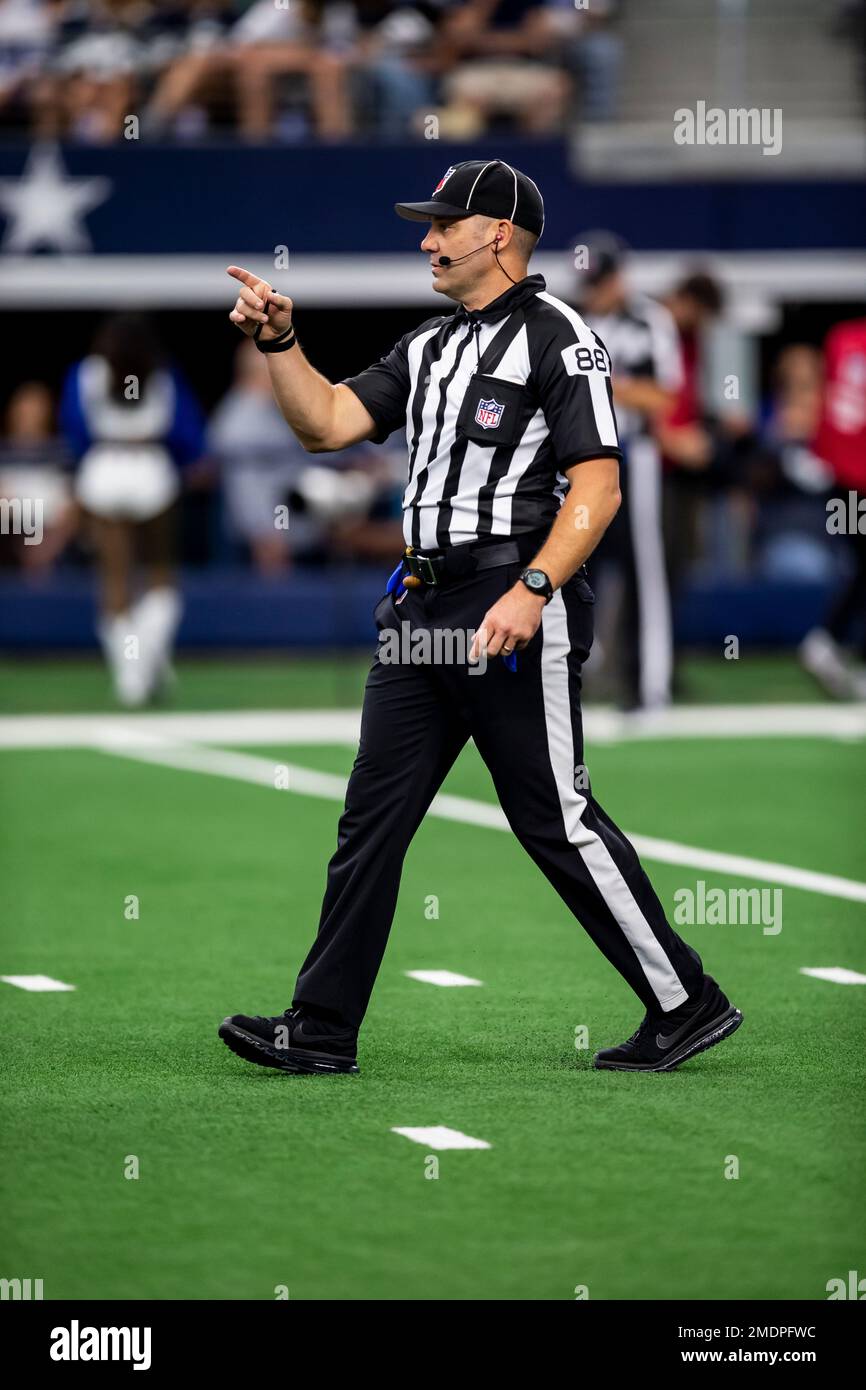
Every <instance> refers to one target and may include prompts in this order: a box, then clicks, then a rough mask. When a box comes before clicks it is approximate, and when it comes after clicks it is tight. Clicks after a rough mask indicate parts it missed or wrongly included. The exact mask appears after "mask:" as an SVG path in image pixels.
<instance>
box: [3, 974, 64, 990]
mask: <svg viewBox="0 0 866 1390" xmlns="http://www.w3.org/2000/svg"><path fill="white" fill-rule="evenodd" d="M0 980H2V981H3V983H4V984H7V985H15V986H16V987H17V988H18V989H26V990H30V991H31V993H33V994H47V993H48V992H49V990H70V989H75V985H65V984H64V983H63V981H62V980H52V978H51V976H50V975H0Z"/></svg>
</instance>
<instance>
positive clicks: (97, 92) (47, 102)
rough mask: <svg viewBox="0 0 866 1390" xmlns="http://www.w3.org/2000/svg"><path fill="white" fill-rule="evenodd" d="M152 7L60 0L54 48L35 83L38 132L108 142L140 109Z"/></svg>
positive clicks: (127, 1) (134, 1) (123, 1)
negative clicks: (146, 34)
mask: <svg viewBox="0 0 866 1390" xmlns="http://www.w3.org/2000/svg"><path fill="white" fill-rule="evenodd" d="M151 14H152V7H151V6H150V5H149V4H147V3H142V0H59V3H58V4H57V5H55V6H54V7H53V10H52V17H53V21H54V34H53V43H52V47H51V51H50V53H49V55H48V58H47V61H46V63H45V65H44V67H43V70H42V72H41V74H40V77H39V80H38V81H37V82H36V83H35V84H34V86H33V88H32V96H31V99H32V104H33V112H34V118H35V119H34V130H35V133H36V134H37V135H39V136H43V137H47V138H48V137H50V138H54V137H58V138H60V137H66V136H69V137H71V138H73V139H77V140H86V141H91V142H94V143H103V142H106V141H109V140H116V139H117V138H118V137H119V136H120V135H121V133H122V129H123V118H124V116H126V115H128V114H129V113H130V112H131V111H133V110H134V109H135V98H136V94H137V92H138V85H139V72H140V67H141V63H142V57H143V43H142V37H141V34H140V33H139V30H140V29H141V28H142V26H145V27H146V25H147V23H148V21H149V19H150V17H151Z"/></svg>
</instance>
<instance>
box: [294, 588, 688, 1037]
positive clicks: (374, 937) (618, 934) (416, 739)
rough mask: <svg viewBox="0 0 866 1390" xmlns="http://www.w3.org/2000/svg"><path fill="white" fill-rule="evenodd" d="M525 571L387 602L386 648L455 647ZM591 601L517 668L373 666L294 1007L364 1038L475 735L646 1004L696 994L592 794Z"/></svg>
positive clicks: (524, 839)
mask: <svg viewBox="0 0 866 1390" xmlns="http://www.w3.org/2000/svg"><path fill="white" fill-rule="evenodd" d="M521 568H522V566H521V565H520V564H512V565H506V566H500V567H499V568H496V569H490V570H486V571H484V572H482V573H481V574H478V575H477V576H475V577H474V578H471V579H468V580H465V581H461V582H459V583H456V584H453V585H450V586H448V587H442V588H430V587H426V586H425V587H424V588H422V589H410V590H409V591H408V592H407V593H406V595H405V597H404V598H403V599H401V600H400V601H395V598H394V596H392V595H387V596H386V597H385V598H383V599H382V600H381V602H380V603H379V604H378V606H377V608H376V612H375V617H376V625H377V628H378V629H379V634H380V643H381V640H382V636H383V634H384V633H386V632H391V633H399V632H400V631H401V624H402V623H404V622H406V623H408V628H407V629H404V632H408V633H409V634H417V633H421V632H426V633H428V634H430V635H431V636H432V633H433V631H434V630H435V629H436V628H439V629H440V630H442V629H445V630H450V631H451V632H453V633H457V634H458V635H460V634H462V633H464V632H467V631H468V630H470V629H475V628H478V627H479V626H480V624H481V620H482V618H483V617H484V614H485V613H486V611H487V610H488V608H490V607H491V606H492V605H493V604H494V603H495V602H496V600H497V599H498V598H500V597H501V596H502V595H503V594H504V593H505V592H506V591H507V590H508V589H509V588H511V586H512V585H513V584H514V583H515V582H516V580H517V577H518V575H519V573H520V570H521ZM592 604H593V595H592V591H591V590H590V588H589V585H588V584H587V582H586V580H585V579H583V578H582V577H580V576H575V577H574V578H573V579H571V580H569V581H568V583H567V584H565V585H564V586H563V588H562V589H560V590H559V591H558V592H557V593H556V594H555V595H554V597H553V599H552V600H551V602H550V603H549V604H547V605H546V607H545V608H544V610H543V616H542V622H541V626H540V627H539V629H538V631H537V632H536V634H535V636H534V637H533V639H532V641H531V642H530V643H529V645H528V646H527V647H526V648H525V649H524V650H523V651H521V652H518V653H517V669H516V670H515V671H510V670H509V669H508V668H507V667H506V665H505V663H504V662H503V660H502V658H501V657H500V656H496V657H490V658H488V659H487V662H486V669H485V670H484V671H483V673H481V672H479V671H478V670H477V668H473V667H472V666H470V665H468V664H466V661H465V654H464V660H463V661H462V662H457V663H454V664H448V663H447V662H445V661H443V660H441V659H440V660H439V661H438V662H436V663H433V664H417V665H416V664H411V663H409V662H402V663H394V662H389V663H386V662H383V661H380V660H379V659H378V658H379V656H380V654H381V653H382V651H383V648H382V647H381V646H380V648H379V650H378V651H377V655H376V658H375V659H374V661H373V664H372V666H371V668H370V673H369V676H368V678H367V686H366V691H365V695H364V708H363V715H362V721H361V739H360V746H359V749H358V755H357V757H356V759H355V765H354V768H353V771H352V775H351V778H350V781H349V787H348V792H347V796H346V806H345V810H344V812H343V815H342V816H341V818H340V823H339V828H338V833H337V850H336V853H335V854H334V856H333V858H332V859H331V862H330V864H329V866H328V883H327V889H326V892H325V898H324V902H323V904H322V913H321V919H320V922H319V931H318V935H317V937H316V939H315V941H314V943H313V945H312V947H311V949H310V952H309V954H308V956H307V959H306V960H305V961H304V964H303V967H302V969H301V972H300V975H299V976H298V981H297V985H296V988H295V995H294V1000H293V1003H294V1006H295V1007H298V1006H301V1005H303V1004H307V1005H312V1006H316V1007H318V1008H320V1009H327V1010H330V1011H332V1013H333V1014H334V1015H336V1016H338V1018H339V1020H340V1021H342V1022H343V1023H344V1024H347V1025H351V1026H353V1027H358V1026H360V1024H361V1021H362V1019H363V1017H364V1013H365V1011H366V1008H367V1004H368V1002H369V998H370V994H371V992H372V989H373V984H374V982H375V979H376V975H377V973H378V970H379V966H380V964H381V961H382V957H383V955H384V952H385V946H386V944H387V940H388V934H389V931H390V929H391V922H392V919H393V916H394V911H395V908H396V904H397V893H398V889H399V885H400V875H401V871H402V867H403V860H404V857H405V854H406V850H407V849H408V846H409V843H410V841H411V840H412V837H413V835H414V834H415V831H416V830H417V828H418V826H419V825H420V823H421V821H422V820H423V818H424V815H425V813H426V811H427V808H428V807H429V805H430V802H431V801H432V799H433V797H434V796H435V794H436V792H437V791H438V790H439V787H440V785H441V783H442V781H443V779H444V778H445V775H446V773H447V772H448V770H449V768H450V767H451V766H452V764H453V763H454V761H455V759H456V757H457V755H458V753H459V752H460V750H461V748H462V747H463V745H464V744H465V743H466V741H467V739H468V738H469V737H470V736H471V737H472V738H473V739H474V741H475V744H476V747H477V748H478V751H479V753H480V754H481V756H482V758H483V759H484V762H485V763H486V764H487V767H488V768H489V769H490V772H491V774H492V777H493V781H494V784H495V786H496V791H497V794H498V796H499V800H500V802H501V804H502V807H503V810H504V811H505V814H506V816H507V818H508V821H509V824H510V825H511V828H512V830H513V831H514V833H515V835H516V836H517V838H518V840H519V841H520V843H521V844H522V845H523V847H524V848H525V849H526V851H527V852H528V853H529V854H530V855H531V856H532V858H533V859H534V860H535V862H536V864H537V865H538V867H539V868H540V869H541V871H542V872H543V873H544V874H545V875H546V877H547V878H548V879H549V880H550V882H551V884H552V885H553V887H554V888H555V889H556V891H557V892H558V893H559V895H560V896H561V898H562V899H563V901H564V902H565V903H566V904H567V905H568V907H569V908H570V909H571V911H572V912H573V913H574V915H575V917H576V918H577V919H578V921H579V922H580V923H581V924H582V925H583V926H584V927H585V928H586V930H587V931H588V932H589V934H590V936H591V937H592V939H593V941H594V942H595V944H596V945H597V946H598V947H599V949H600V950H601V951H603V952H604V954H605V955H606V956H607V958H608V960H609V961H610V962H611V964H612V965H614V966H615V967H616V969H617V970H618V971H619V972H620V974H621V975H623V977H624V978H625V979H626V980H627V981H628V983H629V984H630V985H631V987H632V989H633V990H634V991H635V993H636V994H637V995H638V996H639V997H640V999H641V1000H642V1001H643V1003H644V1005H645V1006H646V1008H647V1009H648V1010H650V1011H651V1012H653V1013H659V1012H667V1011H669V1010H671V1009H674V1008H676V1006H677V1005H678V1004H681V1003H683V1002H684V1001H685V1000H686V999H687V998H688V996H689V995H692V994H694V993H695V992H696V991H698V990H699V989H700V987H701V982H702V979H703V967H702V964H701V960H700V957H699V955H698V954H697V952H696V951H694V950H693V949H692V947H690V946H688V945H687V944H686V943H685V942H684V941H683V940H682V939H681V938H680V937H679V936H678V935H677V934H676V932H675V931H674V930H673V929H672V928H671V926H670V925H669V924H668V922H667V919H666V917H665V913H664V910H663V908H662V905H661V903H660V902H659V900H658V897H657V896H656V894H655V892H654V890H653V888H652V885H651V884H650V881H649V879H648V878H647V876H646V874H645V873H644V871H643V869H642V868H641V864H640V861H639V859H638V857H637V854H636V852H635V850H634V848H633V846H632V845H631V844H630V842H629V841H628V840H627V839H626V837H625V836H624V835H623V833H622V831H621V830H619V829H618V828H617V827H616V826H615V825H614V823H613V821H612V820H611V819H610V817H609V816H608V815H606V814H605V812H604V811H603V810H602V808H601V807H600V806H599V804H598V802H597V801H596V800H595V799H594V797H593V796H592V794H591V791H590V790H589V787H588V786H587V777H586V770H585V768H584V766H583V734H582V725H581V711H580V671H581V665H582V663H583V662H584V661H585V660H586V657H587V655H588V654H589V648H590V645H591V642H592V616H593V607H592ZM392 640H393V639H392ZM417 640H419V641H423V640H424V639H423V638H419V639H417ZM406 645H407V646H408V644H406ZM418 650H419V649H417V648H416V651H418ZM454 650H455V651H459V647H457V646H455V648H454ZM443 651H444V648H443ZM465 652H468V643H467V645H466V646H465ZM441 656H442V651H440V657H441Z"/></svg>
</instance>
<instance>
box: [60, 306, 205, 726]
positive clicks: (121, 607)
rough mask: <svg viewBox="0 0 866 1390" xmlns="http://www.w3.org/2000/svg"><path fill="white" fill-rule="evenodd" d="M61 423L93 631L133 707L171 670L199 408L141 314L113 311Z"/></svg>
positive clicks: (198, 447)
mask: <svg viewBox="0 0 866 1390" xmlns="http://www.w3.org/2000/svg"><path fill="white" fill-rule="evenodd" d="M61 424H62V426H63V430H64V432H65V434H66V437H67V439H68V441H69V443H70V445H71V447H72V448H73V450H74V451H75V453H76V455H77V456H78V458H79V459H80V465H79V469H78V473H77V475H76V479H75V495H76V497H77V499H78V502H79V504H80V506H81V508H82V511H83V512H84V515H85V520H86V523H87V528H88V531H89V534H90V539H91V542H92V544H93V547H94V550H95V552H96V559H97V565H98V568H99V578H100V589H101V597H100V610H101V612H100V619H99V623H98V628H97V630H98V634H99V638H100V641H101V643H102V646H103V650H104V652H105V656H106V660H107V662H108V666H109V670H110V671H111V675H112V678H113V681H114V686H115V691H116V693H117V696H118V698H119V699H120V700H121V702H122V703H123V704H126V705H141V704H144V703H145V702H146V701H148V700H150V699H152V698H154V697H155V696H157V695H158V694H160V693H161V692H162V690H163V689H164V687H165V686H166V685H167V683H169V682H170V680H171V677H172V672H171V665H170V658H171V650H172V646H173V642H174V636H175V632H176V630H177V626H178V623H179V621H180V610H181V603H180V595H179V593H178V591H177V588H176V583H175V577H174V565H175V526H176V512H177V499H178V496H179V494H180V490H181V482H180V474H179V470H180V468H182V467H184V466H187V465H190V464H192V463H194V462H195V461H196V460H197V459H198V458H200V456H201V454H202V452H203V449H204V422H203V418H202V415H201V411H200V409H199V407H198V404H197V402H196V401H195V399H194V397H193V396H192V394H191V392H190V390H189V388H188V387H187V385H186V383H185V382H184V380H183V378H182V377H181V376H180V374H179V373H178V372H177V371H176V370H174V369H173V368H172V367H171V366H170V365H169V364H168V363H167V361H166V358H165V355H164V353H163V350H162V347H161V344H160V343H159V341H158V339H157V337H156V334H155V332H154V330H153V328H152V326H151V324H150V322H149V320H147V319H146V318H144V317H143V316H142V315H140V314H117V315H115V316H113V317H112V318H110V319H108V320H107V321H106V322H105V323H104V324H103V325H102V327H101V329H100V330H99V332H98V334H97V336H96V341H95V343H94V349H93V353H92V354H91V355H90V356H89V357H85V358H84V360H83V361H82V362H79V363H78V364H77V365H76V366H74V367H73V368H72V369H71V371H70V372H69V374H68V376H67V379H66V383H65V387H64V392H63V399H62V402H61ZM139 564H140V565H141V568H142V570H143V579H144V582H143V586H142V592H141V594H140V596H138V597H136V588H137V584H136V580H137V568H138V566H139Z"/></svg>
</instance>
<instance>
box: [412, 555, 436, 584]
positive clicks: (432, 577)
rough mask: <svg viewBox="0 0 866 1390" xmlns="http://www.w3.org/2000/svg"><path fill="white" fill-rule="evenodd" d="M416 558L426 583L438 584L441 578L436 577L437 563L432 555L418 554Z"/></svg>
mask: <svg viewBox="0 0 866 1390" xmlns="http://www.w3.org/2000/svg"><path fill="white" fill-rule="evenodd" d="M414 558H415V559H416V560H417V562H418V569H419V570H420V573H421V578H422V579H423V580H424V583H425V584H438V583H439V580H438V579H437V577H436V568H435V564H434V562H433V560H431V558H430V556H429V555H416V556H415V557H414Z"/></svg>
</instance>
